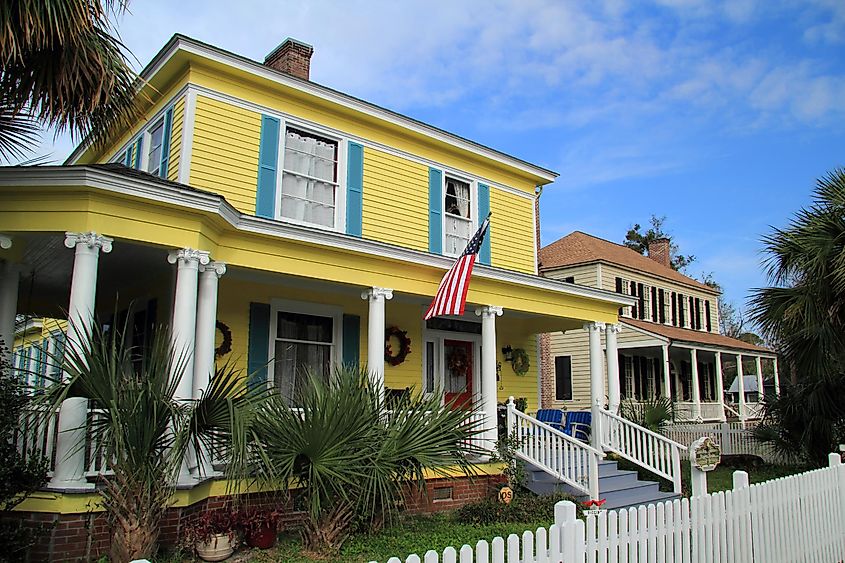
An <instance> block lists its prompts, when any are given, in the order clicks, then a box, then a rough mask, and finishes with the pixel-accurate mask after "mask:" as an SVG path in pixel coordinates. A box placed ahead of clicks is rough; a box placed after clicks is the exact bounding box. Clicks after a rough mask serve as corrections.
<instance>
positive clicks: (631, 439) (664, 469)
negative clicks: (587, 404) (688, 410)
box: [599, 409, 687, 494]
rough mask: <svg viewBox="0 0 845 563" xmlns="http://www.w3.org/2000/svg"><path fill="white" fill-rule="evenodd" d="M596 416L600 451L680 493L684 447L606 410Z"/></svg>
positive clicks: (601, 410) (600, 411)
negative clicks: (657, 477) (670, 483)
mask: <svg viewBox="0 0 845 563" xmlns="http://www.w3.org/2000/svg"><path fill="white" fill-rule="evenodd" d="M599 413H600V416H601V424H600V426H601V432H602V437H601V445H602V447H603V448H605V449H607V450H609V451H611V452H613V453H615V454H616V455H618V456H620V457H623V458H625V459H627V460H628V461H631V462H633V463H636V464H637V465H639V466H640V467H643V468H645V469H648V470H649V471H651V472H652V473H655V474H657V475H659V476H661V477H663V478H664V479H668V480H669V481H671V482H672V487H673V489H674V491H675V493H677V494H680V493H681V455H682V453H683V452H685V451H686V449H687V447H686V446H684V445H683V444H679V443H678V442H676V441H674V440H672V439H670V438H667V437H666V436H661V435H660V434H658V433H657V432H652V431H651V430H649V429H648V428H644V427H642V426H639V425H638V424H634V423H633V422H631V421H630V420H626V419H624V418H622V417H621V416H619V415H616V414H613V413H612V412H610V411H608V410H605V409H600V410H599Z"/></svg>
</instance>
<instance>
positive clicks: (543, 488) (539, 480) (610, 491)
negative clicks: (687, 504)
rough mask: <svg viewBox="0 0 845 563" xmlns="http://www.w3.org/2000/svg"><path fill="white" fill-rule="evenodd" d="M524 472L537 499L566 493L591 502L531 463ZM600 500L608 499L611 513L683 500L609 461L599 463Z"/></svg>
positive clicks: (528, 485) (584, 495)
mask: <svg viewBox="0 0 845 563" xmlns="http://www.w3.org/2000/svg"><path fill="white" fill-rule="evenodd" d="M525 469H526V472H527V473H528V479H527V483H526V486H527V488H528V489H529V490H530V491H532V492H534V493H536V494H538V495H549V494H553V493H555V492H563V493H568V494H571V495H573V496H574V497H575V498H576V499H577V500H578V501H579V502H584V501H587V500H590V499H589V495H586V494H583V493H581V492H580V491H576V490H575V489H573V488H572V487H570V486H569V485H567V484H565V483H563V482H561V481H558V480H557V479H555V478H554V477H552V476H551V475H549V474H548V473H546V472H545V471H543V470H542V469H540V468H538V467H536V466H534V465H531V464H530V463H527V464H526V467H525ZM599 496H600V497H601V498H603V499H606V501H607V502H606V503H605V505H604V508H607V509H609V510H613V509H617V508H627V507H629V506H640V505H642V504H651V503H655V502H662V501H667V500H674V499H676V498H680V495H676V494H674V493H669V492H663V491H661V490H660V488H659V485H658V484H657V483H656V482H655V481H640V480H639V479H638V478H637V472H636V471H626V470H623V469H619V467H618V466H617V463H616V462H615V461H609V460H602V461H601V462H599Z"/></svg>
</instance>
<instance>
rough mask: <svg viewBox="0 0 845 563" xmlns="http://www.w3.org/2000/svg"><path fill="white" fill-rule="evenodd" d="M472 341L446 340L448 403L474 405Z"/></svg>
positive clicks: (467, 406)
mask: <svg viewBox="0 0 845 563" xmlns="http://www.w3.org/2000/svg"><path fill="white" fill-rule="evenodd" d="M472 348H473V346H472V342H467V341H465V340H446V341H444V342H443V351H444V356H445V358H446V378H445V379H446V381H445V387H446V404H447V405H448V404H452V405H453V406H455V407H465V408H469V407H471V406H472V365H473V357H472Z"/></svg>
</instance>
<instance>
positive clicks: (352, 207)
mask: <svg viewBox="0 0 845 563" xmlns="http://www.w3.org/2000/svg"><path fill="white" fill-rule="evenodd" d="M363 209H364V147H362V146H361V145H359V144H358V143H349V148H348V150H347V155H346V233H347V234H350V235H355V236H356V237H360V236H361V234H362V222H363Z"/></svg>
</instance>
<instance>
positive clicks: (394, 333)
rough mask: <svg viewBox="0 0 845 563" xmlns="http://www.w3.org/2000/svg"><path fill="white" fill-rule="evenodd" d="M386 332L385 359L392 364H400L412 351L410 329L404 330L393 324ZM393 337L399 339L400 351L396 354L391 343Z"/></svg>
mask: <svg viewBox="0 0 845 563" xmlns="http://www.w3.org/2000/svg"><path fill="white" fill-rule="evenodd" d="M384 332H385V337H384V338H385V340H384V361H385V362H387V363H389V364H390V365H392V366H398V365H399V364H401V363H402V362H404V361H405V358H407V357H408V354H410V353H411V339H410V338H408V331H407V330H402V329H401V328H399V327H398V326H392V327H390V328H388V329H387V330H385V331H384ZM393 338H395V339H396V340H398V341H399V352H397V353H396V355H394V354H393V347H392V346H391V345H390V341H391V340H392V339H393Z"/></svg>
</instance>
